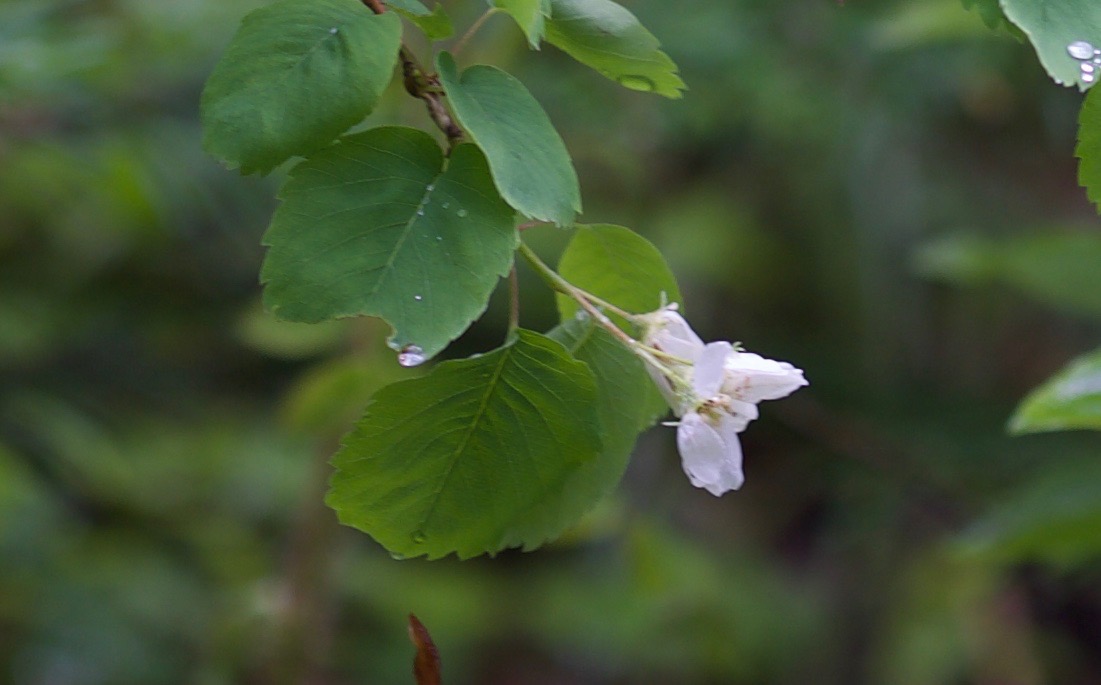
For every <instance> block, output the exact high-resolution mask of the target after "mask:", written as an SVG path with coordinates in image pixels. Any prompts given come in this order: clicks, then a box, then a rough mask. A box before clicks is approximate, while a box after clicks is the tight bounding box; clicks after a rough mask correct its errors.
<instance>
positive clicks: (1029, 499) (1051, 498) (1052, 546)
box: [958, 459, 1101, 565]
mask: <svg viewBox="0 0 1101 685" xmlns="http://www.w3.org/2000/svg"><path fill="white" fill-rule="evenodd" d="M958 549H959V551H960V552H962V553H964V554H966V555H968V556H971V557H979V558H984V559H990V560H994V561H1001V562H1009V563H1016V562H1020V561H1037V560H1038V561H1046V562H1050V563H1055V564H1061V565H1073V564H1075V563H1077V562H1083V561H1088V560H1093V559H1096V558H1097V555H1098V553H1099V552H1101V461H1098V460H1096V459H1089V460H1084V461H1082V460H1074V461H1069V462H1067V463H1064V464H1057V465H1055V466H1054V468H1052V467H1050V466H1049V467H1048V468H1047V469H1046V473H1041V474H1039V475H1038V476H1036V477H1035V478H1031V479H1029V480H1028V481H1026V482H1025V484H1024V485H1022V486H1020V487H1019V488H1018V489H1017V490H1016V491H1015V492H1010V493H1008V494H1006V495H1003V496H1001V497H1000V498H999V499H998V501H997V504H996V505H995V506H993V507H991V508H990V510H989V511H987V512H986V513H984V514H983V515H982V516H981V517H980V518H979V519H978V520H977V521H976V522H975V523H974V524H973V525H971V526H970V527H969V528H968V529H967V530H965V531H964V532H963V534H962V535H961V536H960V538H959V540H958Z"/></svg>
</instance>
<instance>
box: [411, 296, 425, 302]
mask: <svg viewBox="0 0 1101 685" xmlns="http://www.w3.org/2000/svg"><path fill="white" fill-rule="evenodd" d="M413 299H414V300H416V301H417V302H420V301H421V300H423V299H424V298H423V297H421V296H420V295H414V296H413Z"/></svg>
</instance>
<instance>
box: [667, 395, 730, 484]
mask: <svg viewBox="0 0 1101 685" xmlns="http://www.w3.org/2000/svg"><path fill="white" fill-rule="evenodd" d="M677 451H678V452H680V458H681V465H682V466H683V467H684V473H685V474H686V475H687V476H688V480H690V481H692V485H695V486H696V487H697V488H702V487H707V484H708V483H712V482H714V481H716V480H718V479H719V478H720V477H721V475H722V471H723V460H724V459H725V458H726V445H725V444H724V443H723V439H722V437H721V435H720V434H719V431H717V430H715V428H713V427H712V426H711V425H710V424H709V423H708V422H707V420H706V419H704V418H703V417H702V416H700V415H699V414H697V413H696V412H689V413H687V414H685V415H684V416H683V417H682V418H681V420H680V425H678V426H677Z"/></svg>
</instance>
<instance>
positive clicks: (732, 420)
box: [707, 414, 745, 497]
mask: <svg viewBox="0 0 1101 685" xmlns="http://www.w3.org/2000/svg"><path fill="white" fill-rule="evenodd" d="M740 430H741V428H739V427H738V426H737V417H735V416H732V415H729V414H727V415H724V416H723V417H722V418H721V419H719V437H720V438H721V439H722V441H723V444H724V446H725V447H726V455H725V457H724V458H723V468H722V471H721V473H720V474H719V478H718V479H716V480H715V481H714V482H713V483H711V485H710V486H709V487H708V488H707V491H708V492H710V493H711V494H712V495H715V496H716V497H718V496H720V495H722V494H723V493H724V492H728V491H730V490H737V489H738V488H740V487H742V484H743V483H745V473H744V472H743V471H742V445H741V442H739V440H738V431H740Z"/></svg>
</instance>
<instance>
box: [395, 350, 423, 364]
mask: <svg viewBox="0 0 1101 685" xmlns="http://www.w3.org/2000/svg"><path fill="white" fill-rule="evenodd" d="M424 361H425V356H424V350H422V349H421V348H419V347H417V346H416V345H406V346H405V347H403V348H401V352H399V353H398V363H399V364H401V365H402V366H404V367H407V368H408V367H411V366H420V365H421V364H423V363H424Z"/></svg>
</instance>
